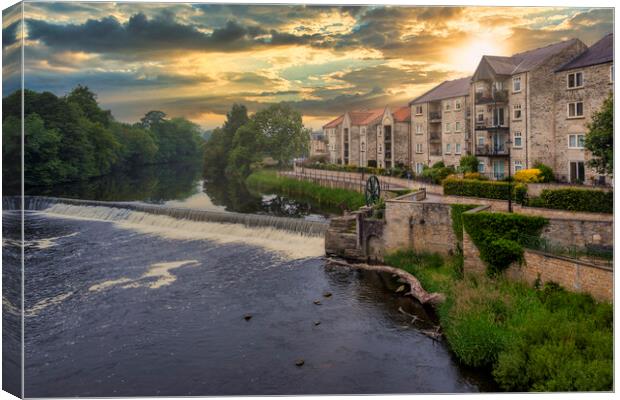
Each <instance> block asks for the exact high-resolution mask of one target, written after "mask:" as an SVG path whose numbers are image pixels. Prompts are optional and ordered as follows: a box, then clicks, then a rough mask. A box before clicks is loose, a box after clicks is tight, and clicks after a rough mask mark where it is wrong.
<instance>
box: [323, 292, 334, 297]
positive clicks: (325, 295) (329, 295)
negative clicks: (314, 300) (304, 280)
mask: <svg viewBox="0 0 620 400" xmlns="http://www.w3.org/2000/svg"><path fill="white" fill-rule="evenodd" d="M323 297H332V294H331V293H330V292H325V293H323Z"/></svg>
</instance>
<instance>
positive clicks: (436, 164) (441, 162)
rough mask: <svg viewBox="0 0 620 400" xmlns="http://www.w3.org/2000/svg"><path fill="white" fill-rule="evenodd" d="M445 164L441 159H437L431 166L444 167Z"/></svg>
mask: <svg viewBox="0 0 620 400" xmlns="http://www.w3.org/2000/svg"><path fill="white" fill-rule="evenodd" d="M445 167H446V164H444V162H443V161H437V162H436V163H435V164H433V165H432V166H431V168H445Z"/></svg>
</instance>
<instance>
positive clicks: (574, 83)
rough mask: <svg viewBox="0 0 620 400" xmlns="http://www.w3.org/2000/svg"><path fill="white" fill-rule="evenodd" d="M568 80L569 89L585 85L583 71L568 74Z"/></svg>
mask: <svg viewBox="0 0 620 400" xmlns="http://www.w3.org/2000/svg"><path fill="white" fill-rule="evenodd" d="M566 82H567V85H568V88H569V89H576V88H580V87H583V72H573V73H572V74H568V76H567V79H566Z"/></svg>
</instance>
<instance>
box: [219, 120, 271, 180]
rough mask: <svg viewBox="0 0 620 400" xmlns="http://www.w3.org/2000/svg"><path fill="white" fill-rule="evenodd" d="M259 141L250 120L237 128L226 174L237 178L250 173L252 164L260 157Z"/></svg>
mask: <svg viewBox="0 0 620 400" xmlns="http://www.w3.org/2000/svg"><path fill="white" fill-rule="evenodd" d="M260 141H261V137H260V134H259V132H258V130H257V129H256V126H255V124H254V123H253V122H252V121H251V122H248V123H247V124H245V125H243V126H242V127H240V128H239V129H237V132H236V133H235V136H234V138H233V144H232V151H231V152H230V154H229V156H228V165H227V167H226V172H227V175H230V176H235V177H239V178H245V177H247V176H248V175H250V173H251V172H252V165H253V164H254V163H256V162H258V161H260V160H261V158H262V157H261V154H260V152H258V151H257V149H260V148H261V144H260Z"/></svg>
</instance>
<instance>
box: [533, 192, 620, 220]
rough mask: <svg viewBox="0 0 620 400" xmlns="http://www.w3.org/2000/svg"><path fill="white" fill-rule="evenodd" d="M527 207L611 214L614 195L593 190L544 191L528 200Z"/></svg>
mask: <svg viewBox="0 0 620 400" xmlns="http://www.w3.org/2000/svg"><path fill="white" fill-rule="evenodd" d="M528 205H529V206H531V207H544V208H554V209H559V210H568V211H586V212H599V213H608V214H613V212H614V194H613V192H612V191H604V190H594V189H576V188H566V189H545V190H543V191H542V193H541V194H540V197H538V198H533V199H530V200H529V201H528Z"/></svg>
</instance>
